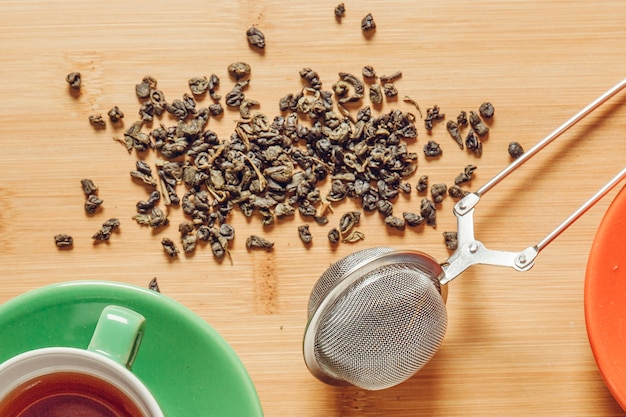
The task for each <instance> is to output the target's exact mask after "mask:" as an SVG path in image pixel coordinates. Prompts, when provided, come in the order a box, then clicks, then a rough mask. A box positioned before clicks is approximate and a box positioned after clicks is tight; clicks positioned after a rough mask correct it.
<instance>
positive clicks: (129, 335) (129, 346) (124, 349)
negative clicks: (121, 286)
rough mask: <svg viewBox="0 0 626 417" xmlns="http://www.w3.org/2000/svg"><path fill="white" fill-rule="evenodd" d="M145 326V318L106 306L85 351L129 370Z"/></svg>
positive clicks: (131, 311) (120, 308)
mask: <svg viewBox="0 0 626 417" xmlns="http://www.w3.org/2000/svg"><path fill="white" fill-rule="evenodd" d="M145 324H146V319H145V317H144V316H142V315H141V314H139V313H136V312H135V311H133V310H129V309H128V308H125V307H120V306H115V305H110V306H106V307H105V308H104V310H102V314H100V319H99V320H98V324H97V325H96V329H95V330H94V332H93V336H92V337H91V341H90V342H89V346H88V347H87V349H88V350H90V351H92V352H96V353H99V354H101V355H104V356H106V357H108V358H109V359H112V360H114V361H115V362H117V363H119V364H120V365H122V366H125V367H126V368H128V369H130V368H131V367H132V365H133V362H134V361H135V357H136V356H137V351H138V350H139V345H140V344H141V339H142V338H143V333H144V328H145Z"/></svg>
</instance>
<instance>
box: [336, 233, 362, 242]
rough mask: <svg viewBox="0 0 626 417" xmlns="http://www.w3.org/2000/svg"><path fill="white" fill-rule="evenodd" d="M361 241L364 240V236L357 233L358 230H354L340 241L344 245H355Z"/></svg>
mask: <svg viewBox="0 0 626 417" xmlns="http://www.w3.org/2000/svg"><path fill="white" fill-rule="evenodd" d="M363 239H365V234H363V233H362V232H359V231H358V230H354V231H352V233H350V234H349V235H348V236H346V237H344V238H343V239H342V240H341V241H342V242H344V243H355V242H358V241H360V240H363Z"/></svg>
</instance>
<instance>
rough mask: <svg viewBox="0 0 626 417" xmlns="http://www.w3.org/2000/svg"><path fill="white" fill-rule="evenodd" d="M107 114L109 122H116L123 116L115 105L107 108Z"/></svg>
mask: <svg viewBox="0 0 626 417" xmlns="http://www.w3.org/2000/svg"><path fill="white" fill-rule="evenodd" d="M107 115H108V116H109V120H111V123H117V122H119V121H120V120H122V119H123V118H124V113H123V112H122V111H121V110H120V108H119V107H117V106H113V108H112V109H111V110H109V112H108V113H107Z"/></svg>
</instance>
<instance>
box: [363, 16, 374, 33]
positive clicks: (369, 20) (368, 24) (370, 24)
mask: <svg viewBox="0 0 626 417" xmlns="http://www.w3.org/2000/svg"><path fill="white" fill-rule="evenodd" d="M374 29H376V22H375V21H374V16H372V14H371V13H368V14H366V15H365V17H364V18H363V19H362V20H361V30H363V32H369V31H371V30H374Z"/></svg>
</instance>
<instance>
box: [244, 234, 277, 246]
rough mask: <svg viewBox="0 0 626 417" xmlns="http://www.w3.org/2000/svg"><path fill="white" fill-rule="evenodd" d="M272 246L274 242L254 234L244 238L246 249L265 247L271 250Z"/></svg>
mask: <svg viewBox="0 0 626 417" xmlns="http://www.w3.org/2000/svg"><path fill="white" fill-rule="evenodd" d="M273 247H274V242H270V241H269V240H267V239H265V238H263V237H261V236H256V235H251V236H248V238H247V239H246V248H248V249H255V248H258V249H265V250H272V248H273Z"/></svg>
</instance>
